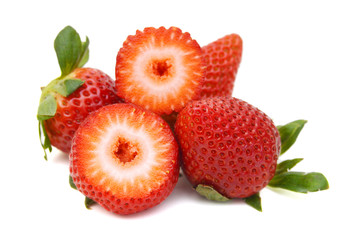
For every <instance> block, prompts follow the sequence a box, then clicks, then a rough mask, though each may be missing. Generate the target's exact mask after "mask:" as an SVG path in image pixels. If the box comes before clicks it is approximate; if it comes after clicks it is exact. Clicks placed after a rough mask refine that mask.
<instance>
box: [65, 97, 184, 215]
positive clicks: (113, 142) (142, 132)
mask: <svg viewBox="0 0 362 240" xmlns="http://www.w3.org/2000/svg"><path fill="white" fill-rule="evenodd" d="M70 174H71V177H72V179H73V181H74V183H75V185H76V187H77V189H78V190H79V191H80V192H82V193H83V194H84V195H85V196H86V197H88V198H90V199H92V200H94V201H96V202H97V203H99V204H100V205H101V206H103V207H104V208H105V209H107V210H109V211H112V212H114V213H118V214H132V213H136V212H140V211H143V210H145V209H148V208H151V207H153V206H155V205H157V204H159V203H161V202H162V201H163V200H164V199H165V198H166V197H167V196H168V195H169V194H170V193H171V191H172V190H173V189H174V187H175V185H176V182H177V180H178V175H179V163H178V145H177V142H176V140H175V138H174V135H173V133H172V131H171V129H170V128H169V126H168V125H167V124H166V122H165V121H164V120H163V119H162V118H161V117H160V116H158V115H157V114H155V113H152V112H150V111H147V110H143V109H142V108H140V107H138V106H135V105H133V104H126V103H120V104H114V105H109V106H105V107H103V108H101V109H99V110H97V111H96V112H94V113H92V114H91V115H90V116H89V117H88V118H87V119H86V120H85V121H84V122H83V123H82V124H81V126H80V127H79V129H78V130H77V132H76V135H75V137H74V140H73V145H72V150H71V153H70Z"/></svg>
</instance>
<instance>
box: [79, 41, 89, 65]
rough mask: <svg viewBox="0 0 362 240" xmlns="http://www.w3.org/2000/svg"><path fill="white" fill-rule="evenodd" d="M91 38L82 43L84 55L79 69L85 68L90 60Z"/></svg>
mask: <svg viewBox="0 0 362 240" xmlns="http://www.w3.org/2000/svg"><path fill="white" fill-rule="evenodd" d="M88 47H89V38H88V37H86V39H85V42H82V55H81V58H80V61H79V64H78V67H83V66H84V64H86V63H87V62H88V59H89V48H88Z"/></svg>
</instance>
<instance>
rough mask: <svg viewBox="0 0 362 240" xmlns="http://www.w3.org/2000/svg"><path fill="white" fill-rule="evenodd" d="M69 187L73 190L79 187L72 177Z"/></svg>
mask: <svg viewBox="0 0 362 240" xmlns="http://www.w3.org/2000/svg"><path fill="white" fill-rule="evenodd" d="M69 185H70V187H71V188H73V189H75V190H77V186H76V185H75V183H74V181H73V178H72V176H70V175H69Z"/></svg>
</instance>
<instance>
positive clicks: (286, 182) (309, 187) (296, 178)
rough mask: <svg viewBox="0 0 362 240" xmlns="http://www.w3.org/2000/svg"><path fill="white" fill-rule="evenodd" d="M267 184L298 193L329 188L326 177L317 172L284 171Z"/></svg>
mask: <svg viewBox="0 0 362 240" xmlns="http://www.w3.org/2000/svg"><path fill="white" fill-rule="evenodd" d="M269 186H271V187H277V188H284V189H287V190H290V191H294V192H300V193H307V192H316V191H320V190H326V189H328V188H329V184H328V181H327V179H326V177H325V176H324V175H323V174H321V173H317V172H311V173H303V172H284V173H281V174H278V175H275V176H274V177H273V178H272V180H271V181H270V182H269Z"/></svg>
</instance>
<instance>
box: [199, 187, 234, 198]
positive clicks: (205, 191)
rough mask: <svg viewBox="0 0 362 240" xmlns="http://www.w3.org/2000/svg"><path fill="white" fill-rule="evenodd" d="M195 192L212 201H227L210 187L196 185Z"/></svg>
mask: <svg viewBox="0 0 362 240" xmlns="http://www.w3.org/2000/svg"><path fill="white" fill-rule="evenodd" d="M196 192H198V193H199V194H200V195H201V196H204V197H206V198H207V199H209V200H212V201H218V202H225V201H228V200H229V199H228V198H227V197H224V196H223V195H221V194H220V193H219V192H217V191H216V190H215V189H213V188H212V187H210V186H207V185H203V184H199V185H197V187H196Z"/></svg>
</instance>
